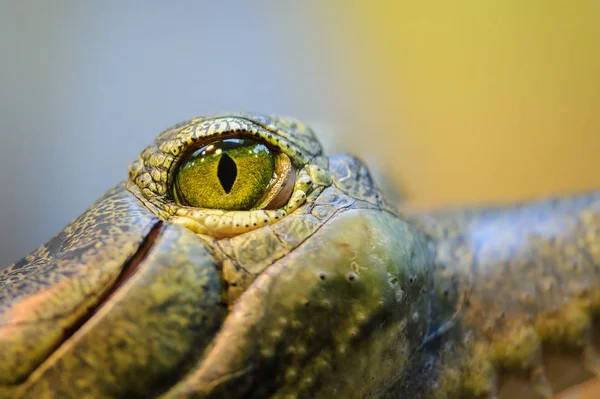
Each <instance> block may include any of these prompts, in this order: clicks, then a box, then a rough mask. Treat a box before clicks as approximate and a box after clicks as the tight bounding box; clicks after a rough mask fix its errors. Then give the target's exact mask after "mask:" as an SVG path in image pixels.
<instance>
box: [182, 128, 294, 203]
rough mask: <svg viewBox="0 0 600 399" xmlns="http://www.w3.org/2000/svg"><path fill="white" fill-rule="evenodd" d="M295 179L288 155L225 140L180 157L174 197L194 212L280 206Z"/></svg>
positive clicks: (237, 140)
mask: <svg viewBox="0 0 600 399" xmlns="http://www.w3.org/2000/svg"><path fill="white" fill-rule="evenodd" d="M294 178H295V170H294V168H293V166H292V164H291V162H290V160H289V158H288V157H287V155H285V154H282V153H279V152H276V151H273V150H271V149H269V148H268V147H267V146H266V145H265V144H263V143H261V142H258V141H254V140H251V139H244V138H232V139H223V140H217V141H213V142H211V143H209V144H207V145H205V146H203V147H201V148H200V149H198V150H195V151H194V152H192V153H191V154H189V155H187V156H185V157H184V158H183V159H182V161H181V163H180V165H179V170H177V171H176V174H175V181H174V195H175V199H176V201H177V202H179V203H180V204H182V205H187V206H192V207H197V208H213V209H227V210H248V209H253V208H259V209H265V208H278V207H280V206H283V205H284V204H285V202H287V200H288V199H289V197H290V195H291V191H292V190H291V189H292V188H293V181H294Z"/></svg>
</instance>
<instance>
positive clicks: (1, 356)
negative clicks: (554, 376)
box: [0, 113, 600, 398]
mask: <svg viewBox="0 0 600 399" xmlns="http://www.w3.org/2000/svg"><path fill="white" fill-rule="evenodd" d="M595 200H596V197H593V196H589V197H586V199H585V200H580V201H579V202H577V204H576V205H574V206H567V207H564V208H565V209H564V212H563V213H562V214H560V215H567V216H565V217H570V216H569V215H570V214H571V213H573V212H574V213H575V214H577V215H580V214H582V212H584V211H585V210H587V209H589V207H590V206H591V205H590V204H593V203H594V201H595ZM557 207H558V205H556V206H555V205H553V204H550V205H547V208H543V210H545V211H547V212H546V213H544V212H540V211H538V210H539V209H540V208H539V206H538V205H536V206H534V209H533V210H532V211H527V209H525V211H523V209H521V208H519V209H520V210H518V212H520V213H518V212H517V213H518V215H521V216H519V217H522V215H533V216H531V217H532V218H535V217H537V216H536V215H538V213H542V214H548V212H550V213H552V212H554V211H556V209H558V208H557ZM560 209H562V208H560ZM536 212H537V213H536ZM555 213H556V212H555ZM452 215H460V216H457V217H454V218H453V217H446V216H440V217H439V218H438V217H436V216H435V215H433V216H432V215H427V216H423V217H413V216H409V215H403V216H402V217H401V216H400V215H399V214H398V212H397V211H396V210H394V209H393V208H392V207H390V206H389V205H388V204H387V203H386V202H385V200H384V198H383V197H382V195H381V193H380V192H379V191H378V190H377V188H376V187H375V186H374V184H373V181H372V179H371V177H370V175H369V172H368V171H367V169H366V168H365V166H364V165H363V164H362V163H361V162H360V161H359V160H358V159H357V158H355V157H353V156H350V155H344V154H343V155H333V156H327V155H325V154H324V153H323V151H322V149H321V146H320V145H319V143H318V141H317V139H316V137H315V136H314V134H313V132H312V131H311V130H310V129H309V128H308V127H306V126H305V125H304V124H302V123H301V122H299V121H297V120H294V119H292V118H279V117H268V116H262V115H254V114H245V113H239V114H227V115H215V116H210V117H202V118H196V119H191V120H189V121H186V122H184V123H182V124H179V125H177V126H174V127H172V128H170V129H168V130H166V131H164V132H162V133H161V134H160V135H159V136H158V138H157V139H156V140H155V142H154V143H153V144H152V145H150V146H149V147H147V148H146V149H145V150H144V151H143V152H142V153H141V155H140V157H139V158H138V159H136V160H135V161H134V162H133V163H132V164H131V166H130V169H129V179H128V180H127V181H126V182H123V183H121V184H118V185H117V186H116V187H114V188H113V189H112V190H110V191H109V192H108V193H107V194H106V195H105V196H104V197H103V198H101V199H100V200H98V201H97V202H96V203H95V204H94V205H92V206H91V207H90V208H89V209H88V210H87V211H86V212H85V213H84V214H83V215H81V216H80V217H79V218H78V219H77V220H75V221H74V222H73V223H72V224H71V225H69V226H67V227H66V228H65V229H64V230H63V231H61V232H60V233H59V234H58V235H56V236H55V237H54V238H52V239H51V240H50V241H48V242H47V243H46V244H45V245H43V246H41V247H40V248H39V249H37V250H36V251H34V252H33V253H31V254H29V255H27V256H26V257H24V258H23V259H22V260H20V261H19V262H17V263H15V264H13V265H11V266H9V267H8V268H7V269H5V270H4V271H2V272H1V274H0V397H7V398H8V397H15V398H42V397H43V398H68V397H72V398H85V397H90V398H91V397H93V398H136V397H161V398H187V397H194V398H267V397H269V398H365V397H397V395H400V394H402V395H405V397H411V398H412V397H420V396H431V395H438V394H441V393H445V394H450V395H453V394H461V395H467V396H468V395H471V396H475V395H481V394H488V393H494V392H496V391H497V384H496V381H497V378H496V377H497V371H498V370H500V369H511V370H512V369H516V370H519V372H520V373H524V374H528V373H530V372H531V373H532V375H533V376H534V377H532V378H534V380H533V383H532V384H531V386H533V388H534V391H535V392H537V393H541V394H545V393H547V392H549V391H548V389H550V386H549V385H548V383H547V382H546V381H545V374H544V370H545V369H544V365H545V364H544V361H545V360H546V359H545V358H543V357H539V356H537V355H538V353H539V348H540V347H541V344H542V343H543V342H542V341H546V339H545V338H544V337H543V336H542V335H543V332H544V331H550V330H551V331H550V333H548V334H549V335H548V336H550V337H551V338H552V339H555V338H556V339H558V340H560V339H563V338H564V340H566V341H567V343H568V344H571V343H572V341H573V342H574V341H576V340H577V339H580V338H581V337H583V336H585V334H586V333H587V332H588V330H587V329H586V328H588V327H589V328H591V327H590V326H588V324H585V322H581V320H580V319H578V318H575V321H576V322H579V324H577V326H579V327H580V329H579V330H578V329H576V328H575V327H574V328H573V329H569V328H567V329H564V328H563V329H562V330H561V331H562V332H561V333H557V332H556V331H558V329H557V328H555V329H554V330H552V326H551V325H550V324H551V323H550V324H548V325H549V327H547V329H546V330H543V329H542V330H540V329H539V328H538V327H539V326H537V324H536V326H537V327H536V329H535V330H534V332H533V333H532V332H531V330H530V329H528V328H526V327H527V326H529V324H527V323H521V321H522V320H524V319H522V318H520V317H521V316H523V315H525V316H527V317H529V318H530V319H533V323H534V324H535V323H537V321H538V318H543V317H546V314H545V313H543V312H541V310H540V309H537V308H536V309H534V310H532V309H531V308H523V306H516V307H515V306H513V305H514V303H513V302H511V301H510V300H504V302H502V301H500V302H501V303H502V304H503V305H502V306H500V307H499V309H500V310H499V311H498V312H497V313H493V312H492V313H493V315H494V317H492V316H490V317H489V319H490V320H492V321H494V322H497V323H496V324H493V325H491V327H490V326H488V325H487V324H486V325H484V324H485V323H484V322H485V321H486V320H487V319H485V316H482V312H484V313H485V309H488V310H489V309H494V312H495V311H496V308H497V307H496V308H495V307H494V306H492V304H493V303H494V301H495V300H496V297H495V295H490V293H489V291H488V290H489V289H492V290H493V289H494V287H492V286H491V284H487V283H488V282H490V281H492V280H491V277H490V276H492V277H493V275H494V273H495V272H490V273H479V274H474V273H473V270H474V269H473V265H474V264H475V263H476V262H475V261H474V259H475V258H476V255H477V254H475V255H474V250H473V249H472V248H481V247H482V245H483V246H484V247H485V245H487V243H488V241H489V240H485V239H484V238H487V237H488V236H485V234H483V233H482V230H481V229H479V230H478V229H477V228H476V224H477V223H479V222H481V221H482V220H484V219H485V220H486V221H488V222H489V220H499V222H498V223H500V224H499V225H500V226H502V224H501V223H502V220H503V219H502V218H504V217H508V218H509V220H512V219H510V218H511V217H512V216H510V213H508V214H506V213H503V212H496V211H494V210H492V211H486V212H485V213H482V215H485V216H478V215H479V213H468V212H467V213H464V212H459V213H453V214H452ZM494 215H496V216H494ZM507 215H508V216H507ZM588 216H589V215H588ZM527 217H529V216H527ZM592 217H595V214H594V215H592ZM494 218H496V219H494ZM515 219H517V220H522V219H518V218H516V217H515ZM559 220H562V219H559ZM594 220H595V219H594ZM522 221H523V220H522ZM523 223H525V221H523ZM591 225H592V226H595V225H597V223H596V224H594V223H592V224H591ZM465 226H466V227H465ZM489 226H490V224H489V223H487V222H486V224H485V225H483V227H482V229H483V232H485V231H486V230H485V228H488V229H489ZM492 226H496V224H494V223H492ZM548 231H550V230H548ZM587 233H589V232H588V231H587V230H586V231H585V232H583V233H582V234H587ZM550 235H551V232H546V230H544V231H543V232H542V236H544V237H546V238H548V237H550ZM523 242H525V241H524V239H523V240H520V241H519V242H517V243H516V244H514V245H513V244H511V243H512V242H508V241H500V244H499V245H498V246H497V247H496V248H495V249H494V248H492V249H491V251H493V250H498V251H500V252H499V253H497V254H496V255H497V256H496V257H494V256H491V257H490V259H488V263H489V264H490V265H491V266H493V265H494V264H497V263H498V261H499V259H500V258H501V257H502V254H503V253H504V252H502V251H503V248H509V247H510V245H513V246H515V248H516V249H515V248H513V247H510V249H511V251H512V252H511V254H512V255H511V256H513V258H514V257H515V251H517V252H518V250H519V248H521V247H519V245H521V244H522V243H523ZM482 243H483V244H482ZM519 243H520V244H519ZM523 245H524V244H523ZM523 245H522V246H523ZM486 248H487V247H486ZM527 248H529V247H527ZM484 255H485V254H484ZM499 257H500V258H499ZM517 257H518V256H517ZM519 264H520V263H519ZM486 265H487V263H485V261H482V263H481V264H480V265H478V268H479V269H482V270H483V269H485V270H487V269H486V267H487V266H486ZM491 266H490V267H489V269H490V270H492V271H497V270H498V268H493V267H491ZM581 269H582V270H584V271H585V273H583V274H582V276H581V280H582V281H583V280H586V281H587V280H589V273H587V271H589V268H586V267H582V268H581ZM553 273H555V274H556V273H557V271H556V270H553ZM522 275H523V276H524V277H526V276H525V274H524V273H523V274H522ZM477 276H481V277H480V278H481V281H482V282H483V283H486V284H487V285H486V284H479V286H481V287H486V288H485V290H483V289H482V290H481V293H479V297H478V296H477V295H478V291H477V290H474V289H472V287H473V286H474V284H475V283H477V279H478V278H479V277H477ZM531 277H532V278H533V279H536V278H537V277H539V276H538V275H533V276H531ZM527 278H529V277H527ZM494 281H496V280H494ZM497 281H502V284H498V285H497V287H496V289H497V290H508V291H507V292H506V294H508V295H509V296H510V289H511V288H512V289H514V287H509V286H508V285H507V284H508V283H506V282H505V281H504V280H502V279H499V280H497ZM527 281H531V278H529V279H528V280H527ZM596 287H598V284H596V285H595V286H592V287H591V288H590V287H587V293H588V295H589V298H592V299H593V298H596V297H593V295H594V293H595V292H596V291H597V289H596ZM517 288H518V287H517ZM515 292H516V293H517V294H518V293H519V292H520V291H516V290H515ZM497 293H498V294H501V293H502V291H497ZM586 298H587V297H586ZM563 299H564V298H559V300H561V301H562V300H563ZM592 299H589V301H588V302H586V304H581V306H579V305H577V306H575V305H572V304H573V303H574V302H573V301H571V302H569V304H570V305H569V306H571V307H570V308H569V309H570V310H569V311H568V312H567V311H565V312H564V314H562V313H560V312H559V311H560V309H559V310H558V311H557V312H559V313H558V314H559V316H556V313H555V314H554V319H551V320H557V321H558V322H560V321H563V320H564V318H566V317H571V319H573V314H579V313H577V312H580V313H581V314H583V315H584V316H586V315H589V313H590V312H591V309H592V306H596V303H597V302H600V300H598V299H595V300H596V302H593V300H592ZM557 301H558V300H557ZM505 302H506V303H505ZM534 302H535V301H534ZM563 302H564V301H563ZM472 303H474V304H475V305H476V306H472ZM561 303H562V302H561ZM486 306H487V307H486ZM544 306H552V303H550V304H549V305H548V304H546V305H544ZM574 306H575V308H576V309H572V308H573V307H574ZM467 308H469V309H473V310H469V311H467V310H466V309H467ZM482 309H483V310H482ZM561 309H562V308H561ZM555 310H556V309H555ZM500 311H502V315H500ZM490 312H491V310H490ZM586 312H587V313H586ZM492 313H490V314H492ZM469 315H471V316H469ZM507 315H508V316H507ZM584 316H582V318H584V319H585V317H584ZM461 317H462V318H463V319H464V320H465V321H464V323H459V322H458V320H459V318H461ZM548 317H549V316H548ZM498 320H502V321H501V322H499V321H498ZM506 320H508V321H506ZM543 320H545V319H543ZM549 320H550V319H549ZM586 320H587V319H586ZM571 321H573V320H571ZM519 323H521V324H519ZM582 323H583V324H582ZM579 327H578V328H579ZM548 329H549V330H548ZM555 330H556V331H555ZM563 330H564V331H563ZM486 334H487V335H486ZM494 334H495V335H494ZM532 334H533V335H532ZM561 334H562V335H561ZM588 335H589V334H588ZM492 336H493V337H492ZM485 337H488V338H485ZM490 337H492V338H490ZM540 337H541V338H540ZM484 338H485V339H484ZM515 344H517V345H520V349H519V350H514V351H513V352H510V350H509V349H507V348H510V347H511V346H512V345H515ZM588 344H589V345H588ZM590 345H591V344H590V343H589V342H587V341H586V342H583V343H581V345H580V346H581V347H585V348H586V349H589V348H591V346H590ZM575 346H576V345H575ZM536 356H537V357H536ZM538 357H539V359H538ZM540 370H542V371H540ZM535 373H538V374H535ZM540 373H541V374H540ZM540 375H541V377H540ZM536 378H537V380H536ZM578 378H579V377H578Z"/></svg>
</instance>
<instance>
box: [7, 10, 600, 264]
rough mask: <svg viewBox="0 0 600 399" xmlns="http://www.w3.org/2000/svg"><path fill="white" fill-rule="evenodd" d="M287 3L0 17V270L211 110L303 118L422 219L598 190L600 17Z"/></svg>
mask: <svg viewBox="0 0 600 399" xmlns="http://www.w3.org/2000/svg"><path fill="white" fill-rule="evenodd" d="M234 3H235V4H234ZM284 3H286V2H279V1H275V0H273V1H255V2H217V1H211V2H209V1H206V2H195V1H177V2H164V1H135V0H129V1H127V2H122V1H116V0H112V1H102V2H81V1H77V0H72V1H66V0H54V1H52V2H45V1H32V0H21V1H10V0H6V1H0V54H1V57H0V165H1V169H0V205H1V206H0V265H1V264H7V263H10V262H13V261H15V260H17V258H19V257H20V256H22V255H24V254H25V253H27V252H29V251H31V250H32V249H34V248H35V247H37V246H38V245H39V244H41V243H42V242H44V241H45V240H46V239H48V238H50V236H51V235H53V234H54V233H56V232H57V231H58V230H59V229H61V228H62V227H63V226H64V225H66V224H67V223H68V222H69V221H70V220H72V219H73V218H74V217H76V216H77V215H79V214H80V213H81V212H82V211H84V210H85V209H86V208H87V207H88V206H89V205H90V204H91V203H92V202H93V201H94V200H95V199H96V198H98V197H99V196H100V195H102V194H103V192H105V191H106V190H107V189H109V188H110V187H111V186H112V185H114V184H115V183H116V182H118V181H119V180H122V179H124V178H125V177H126V171H127V165H128V163H129V162H130V161H131V160H132V159H133V158H134V157H135V156H136V155H137V154H138V153H139V152H140V150H141V149H142V148H143V147H144V146H145V145H146V144H148V143H149V142H150V141H151V140H153V138H154V137H155V136H156V135H157V134H158V133H159V132H160V131H161V130H162V129H164V128H166V127H168V126H170V125H172V124H174V123H176V122H179V121H181V120H183V119H186V118H189V117H192V116H195V115H201V114H206V113H212V112H216V111H222V110H250V111H258V112H266V113H275V114H285V115H294V116H296V117H298V118H301V119H303V120H305V121H307V122H308V123H309V124H311V125H313V127H315V129H316V130H318V131H319V132H320V133H321V137H322V138H323V141H324V143H325V145H326V148H327V149H328V150H329V151H332V152H333V151H336V152H337V151H349V152H354V153H357V154H359V155H360V156H361V157H363V158H364V159H365V160H367V162H368V163H369V165H370V166H371V167H372V168H373V170H375V171H376V173H377V175H378V176H383V177H381V178H380V179H381V181H388V182H390V185H389V186H396V187H401V190H402V194H403V196H404V198H405V199H406V200H407V201H409V202H410V203H411V204H413V205H415V206H418V207H424V208H430V207H440V206H445V205H452V204H458V203H489V202H506V201H517V200H525V199H530V198H534V197H538V196H541V195H549V194H556V193H572V192H578V191H581V190H586V189H592V188H600V173H599V172H598V166H599V164H600V163H599V162H598V154H600V131H599V128H600V44H599V43H600V24H599V23H598V21H600V3H598V2H593V1H585V0H582V1H573V2H566V1H552V0H547V1H521V0H503V1H494V2H481V1H475V0H474V1H464V2H460V3H457V2H450V1H440V2H435V3H434V2H414V1H387V2H386V1H377V2H370V3H368V4H370V6H367V3H366V2H360V1H355V2H353V1H328V2H321V1H316V0H315V1H305V2H287V3H286V4H284Z"/></svg>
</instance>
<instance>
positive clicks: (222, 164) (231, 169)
mask: <svg viewBox="0 0 600 399" xmlns="http://www.w3.org/2000/svg"><path fill="white" fill-rule="evenodd" d="M217 176H218V177H219V181H220V182H221V186H222V187H223V190H225V193H227V194H229V192H230V191H231V188H232V187H233V183H235V179H236V177H237V166H236V165H235V162H233V159H231V157H230V156H229V155H227V154H223V155H222V156H221V159H220V160H219V167H218V169H217Z"/></svg>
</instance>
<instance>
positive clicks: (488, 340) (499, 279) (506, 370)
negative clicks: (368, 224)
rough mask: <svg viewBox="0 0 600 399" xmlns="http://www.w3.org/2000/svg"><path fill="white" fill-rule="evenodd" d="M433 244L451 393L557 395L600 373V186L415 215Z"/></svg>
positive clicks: (439, 345) (444, 383) (442, 379)
mask: <svg viewBox="0 0 600 399" xmlns="http://www.w3.org/2000/svg"><path fill="white" fill-rule="evenodd" d="M404 216H405V217H406V219H407V220H408V221H409V222H410V223H411V224H413V225H415V226H416V227H417V228H418V229H419V230H421V231H422V232H423V233H424V234H425V235H426V236H427V238H428V239H429V240H430V242H431V246H432V252H433V257H434V261H433V264H434V267H433V270H434V280H435V282H434V284H435V287H436V288H435V290H436V294H435V295H436V298H437V299H438V300H437V302H436V304H437V306H441V307H442V308H444V307H445V306H448V305H449V303H454V304H455V305H456V311H457V313H458V314H459V315H460V317H458V318H457V320H456V323H454V324H453V325H452V326H451V327H452V328H450V329H448V330H447V331H443V334H440V337H439V339H438V340H437V342H433V341H432V342H431V344H429V345H428V347H427V348H425V349H424V357H427V355H426V354H427V352H428V351H429V350H431V349H432V348H434V349H435V350H432V351H431V352H432V353H436V354H437V355H436V356H435V357H434V358H433V359H434V361H435V364H436V367H437V368H438V369H439V370H438V371H439V373H438V375H439V384H438V385H439V386H440V388H439V389H441V390H444V391H460V392H462V393H469V394H475V395H482V394H498V395H499V397H511V396H513V397H514V396H515V395H517V394H518V395H524V392H529V395H530V396H527V397H535V396H536V395H538V396H541V397H544V396H549V395H550V394H551V392H553V391H554V392H558V391H559V390H562V389H564V388H565V387H567V386H570V385H573V384H575V383H577V382H580V381H583V380H585V379H588V378H590V377H591V376H592V375H593V374H592V372H594V370H595V371H596V372H597V371H598V367H597V366H595V365H596V364H597V363H598V356H597V355H596V352H597V351H596V349H595V348H596V342H594V341H595V338H600V337H598V335H599V334H597V331H595V329H594V320H593V317H592V316H593V314H594V313H597V311H598V310H599V309H600V289H599V288H596V287H600V281H599V280H600V274H599V273H598V269H599V267H600V248H599V247H598V244H597V233H598V232H599V231H600V193H593V194H587V195H582V196H574V197H561V198H558V197H557V198H551V199H547V200H543V201H539V202H534V203H529V204H522V205H517V206H513V207H496V208H473V209H468V210H461V209H457V210H451V211H444V212H433V213H419V214H417V213H407V214H405V215H404Z"/></svg>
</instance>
